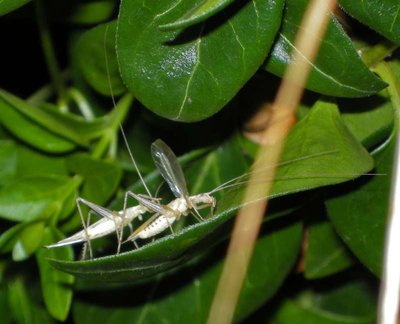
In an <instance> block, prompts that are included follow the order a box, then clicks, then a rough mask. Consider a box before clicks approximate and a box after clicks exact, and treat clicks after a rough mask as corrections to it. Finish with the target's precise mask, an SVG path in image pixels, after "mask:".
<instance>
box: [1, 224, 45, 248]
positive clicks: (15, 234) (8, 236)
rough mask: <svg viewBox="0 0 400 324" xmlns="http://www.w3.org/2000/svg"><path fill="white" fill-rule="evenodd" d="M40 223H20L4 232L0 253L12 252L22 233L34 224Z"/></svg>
mask: <svg viewBox="0 0 400 324" xmlns="http://www.w3.org/2000/svg"><path fill="white" fill-rule="evenodd" d="M38 222H39V221H34V222H26V223H19V224H17V225H14V226H13V227H11V228H9V229H8V230H6V231H4V232H2V233H1V235H0V253H8V252H10V251H12V249H13V248H14V246H15V244H16V242H17V240H18V239H19V237H20V233H21V232H22V231H23V230H24V229H25V228H27V227H30V226H31V225H32V224H35V223H38Z"/></svg>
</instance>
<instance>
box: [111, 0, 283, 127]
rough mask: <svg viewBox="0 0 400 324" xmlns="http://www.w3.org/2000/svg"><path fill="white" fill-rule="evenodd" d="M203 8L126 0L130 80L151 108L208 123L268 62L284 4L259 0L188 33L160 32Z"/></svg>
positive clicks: (121, 43)
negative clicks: (264, 63) (188, 14)
mask: <svg viewBox="0 0 400 324" xmlns="http://www.w3.org/2000/svg"><path fill="white" fill-rule="evenodd" d="M197 3H198V1H197V2H196V4H197ZM196 4H193V3H190V2H180V3H179V4H178V5H176V6H175V2H174V1H171V0H160V1H148V2H143V1H139V0H123V1H122V2H121V8H120V15H119V20H118V29H117V30H118V31H117V56H118V61H119V65H120V69H121V75H122V79H123V80H124V82H125V84H126V86H127V87H128V89H130V90H131V91H133V92H134V93H135V96H136V97H137V99H138V100H139V101H141V102H142V103H143V104H144V105H145V106H146V107H148V108H149V109H151V110H152V111H153V112H155V113H157V114H159V115H161V116H163V117H166V118H169V119H174V120H180V121H197V120H202V119H205V118H207V117H209V116H211V115H213V114H215V113H216V112H217V111H219V110H220V109H221V108H222V107H223V106H224V105H225V104H226V103H227V102H228V101H229V100H230V99H232V97H233V96H234V95H235V94H236V93H237V92H238V90H239V89H240V88H241V87H242V86H243V85H244V84H245V82H246V81H247V80H248V79H249V78H250V77H251V76H252V75H253V74H254V72H255V71H256V70H257V68H258V67H259V66H260V65H261V63H262V61H263V60H264V58H265V56H266V54H267V53H268V50H269V48H270V46H271V43H272V41H273V38H274V37H275V33H276V31H277V29H278V27H279V24H280V18H281V12H282V1H281V0H278V1H271V0H251V1H248V2H239V3H236V4H235V5H232V6H230V7H229V11H228V10H225V11H224V12H222V14H221V15H217V16H214V17H213V18H212V19H210V20H207V21H206V22H204V23H201V24H199V25H196V26H193V27H192V28H189V29H186V30H184V31H182V32H176V31H173V32H165V31H160V30H159V28H158V26H159V25H162V24H164V23H168V22H170V21H173V20H175V19H178V18H179V17H180V16H181V15H182V14H184V13H185V12H186V11H187V10H188V9H190V8H191V7H193V5H196ZM174 6H175V7H174ZM172 7H173V10H170V9H171V8H172ZM132 21H134V22H135V23H132Z"/></svg>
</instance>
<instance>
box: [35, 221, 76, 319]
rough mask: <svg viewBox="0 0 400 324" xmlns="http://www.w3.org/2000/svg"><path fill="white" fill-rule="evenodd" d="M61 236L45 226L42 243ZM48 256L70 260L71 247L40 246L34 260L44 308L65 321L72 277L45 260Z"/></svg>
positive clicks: (52, 240) (50, 241) (68, 306)
mask: <svg viewBox="0 0 400 324" xmlns="http://www.w3.org/2000/svg"><path fill="white" fill-rule="evenodd" d="M62 238H63V237H62V235H61V234H59V233H57V232H56V231H55V230H53V229H50V228H46V229H45V234H44V239H43V242H42V243H43V245H46V244H50V243H53V242H56V241H59V240H60V239H62ZM48 258H63V259H67V260H68V259H69V260H72V259H73V253H72V249H71V247H63V248H59V249H45V248H42V249H40V250H38V251H37V252H36V260H37V263H38V266H39V272H40V282H41V285H42V292H43V299H44V302H45V304H46V308H47V310H48V311H49V313H50V314H51V316H53V317H54V318H55V319H57V320H59V321H65V320H66V318H67V316H68V313H69V309H70V306H71V301H72V284H73V282H74V277H73V276H71V275H69V274H65V273H63V272H60V271H58V270H55V269H54V268H53V267H52V266H50V264H49V262H48V261H47V259H48Z"/></svg>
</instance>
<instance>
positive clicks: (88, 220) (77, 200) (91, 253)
mask: <svg viewBox="0 0 400 324" xmlns="http://www.w3.org/2000/svg"><path fill="white" fill-rule="evenodd" d="M81 203H82V204H84V205H85V206H87V207H89V206H88V205H87V204H86V203H85V200H83V199H82V198H81V197H78V198H77V199H76V206H77V208H78V212H79V216H80V218H81V221H82V226H83V230H84V232H85V236H86V242H85V243H84V248H83V250H82V253H84V254H82V257H83V258H86V252H87V248H88V249H89V258H90V259H93V251H92V243H91V242H90V237H89V233H88V230H87V229H88V227H89V225H90V216H91V215H92V213H93V211H92V210H91V209H90V210H89V213H88V217H87V222H85V219H84V217H83V213H82V208H81ZM89 208H90V207H89ZM86 244H87V248H86V247H85V245H86Z"/></svg>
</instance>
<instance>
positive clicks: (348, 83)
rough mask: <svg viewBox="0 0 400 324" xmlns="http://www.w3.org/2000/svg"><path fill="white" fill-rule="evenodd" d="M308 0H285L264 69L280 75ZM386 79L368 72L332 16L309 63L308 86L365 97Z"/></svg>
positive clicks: (329, 92) (346, 95)
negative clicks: (312, 59) (280, 21)
mask: <svg viewBox="0 0 400 324" xmlns="http://www.w3.org/2000/svg"><path fill="white" fill-rule="evenodd" d="M307 4H308V1H307V0H287V1H286V8H285V10H284V18H283V25H282V27H281V30H280V33H279V37H278V39H277V41H276V42H275V45H274V47H273V49H272V53H271V55H270V58H269V59H268V60H267V64H266V69H267V70H268V71H270V72H272V73H274V74H276V75H278V76H282V75H283V73H284V71H285V69H286V67H287V65H288V64H289V62H290V53H291V52H292V51H293V50H294V44H293V43H294V39H295V36H296V34H297V32H298V30H299V26H300V22H301V18H302V16H303V13H304V11H305V8H306V6H307ZM384 87H385V83H384V82H382V81H381V80H380V79H379V78H378V77H376V76H375V75H374V74H373V73H372V72H370V71H369V70H368V68H367V66H366V65H365V64H364V63H363V62H362V61H361V59H360V57H359V55H358V54H357V52H356V50H355V49H354V47H353V44H352V43H351V40H350V38H349V37H348V36H347V35H346V34H345V32H344V31H343V29H342V27H341V26H340V25H339V23H338V22H337V20H336V19H335V18H334V17H333V16H332V18H331V22H330V23H329V25H328V30H327V32H326V34H325V36H324V38H323V40H322V42H321V47H320V50H319V54H318V56H317V59H316V61H315V62H314V63H313V64H312V66H311V72H310V77H309V80H308V83H307V89H310V90H313V91H316V92H319V93H322V94H327V95H330V96H339V97H365V96H369V95H371V94H374V93H376V92H378V91H379V90H381V89H383V88H384Z"/></svg>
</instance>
